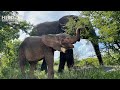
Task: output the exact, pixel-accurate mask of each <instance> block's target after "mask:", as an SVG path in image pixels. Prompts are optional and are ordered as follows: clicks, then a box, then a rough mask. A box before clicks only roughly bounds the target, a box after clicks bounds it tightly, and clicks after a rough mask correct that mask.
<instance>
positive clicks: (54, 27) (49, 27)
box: [30, 21, 63, 36]
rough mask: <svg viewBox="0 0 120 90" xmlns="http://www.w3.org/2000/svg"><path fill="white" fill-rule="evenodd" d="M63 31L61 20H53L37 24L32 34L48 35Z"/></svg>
mask: <svg viewBox="0 0 120 90" xmlns="http://www.w3.org/2000/svg"><path fill="white" fill-rule="evenodd" d="M61 32H63V30H61V29H60V26H59V22H58V21H53V22H44V23H40V24H38V25H36V26H35V27H34V28H33V30H32V32H31V34H30V35H31V36H41V35H47V34H59V33H61Z"/></svg>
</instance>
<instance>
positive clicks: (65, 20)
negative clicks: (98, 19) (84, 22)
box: [59, 15, 79, 30]
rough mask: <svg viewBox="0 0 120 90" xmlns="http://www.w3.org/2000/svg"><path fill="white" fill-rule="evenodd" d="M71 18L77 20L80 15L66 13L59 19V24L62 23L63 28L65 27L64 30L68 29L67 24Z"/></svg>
mask: <svg viewBox="0 0 120 90" xmlns="http://www.w3.org/2000/svg"><path fill="white" fill-rule="evenodd" d="M69 18H72V19H73V20H75V21H76V22H77V21H78V19H79V18H78V16H75V15H66V16H63V17H62V18H60V19H59V25H60V27H61V29H63V30H65V29H66V27H65V25H66V24H67V22H68V21H69Z"/></svg>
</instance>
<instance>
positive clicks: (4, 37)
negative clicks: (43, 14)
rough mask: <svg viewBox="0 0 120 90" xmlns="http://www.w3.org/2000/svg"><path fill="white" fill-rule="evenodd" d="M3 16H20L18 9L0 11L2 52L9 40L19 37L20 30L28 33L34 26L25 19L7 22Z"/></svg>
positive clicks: (0, 45)
mask: <svg viewBox="0 0 120 90" xmlns="http://www.w3.org/2000/svg"><path fill="white" fill-rule="evenodd" d="M2 16H15V17H17V16H18V12H16V11H0V19H1V20H0V52H2V51H4V49H6V43H7V42H8V41H9V40H14V39H18V38H19V32H20V30H22V31H24V32H25V33H28V31H29V30H30V29H31V28H32V25H31V24H30V23H28V22H26V21H25V20H23V21H19V20H18V21H17V22H7V21H2Z"/></svg>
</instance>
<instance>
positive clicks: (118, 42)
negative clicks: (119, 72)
mask: <svg viewBox="0 0 120 90" xmlns="http://www.w3.org/2000/svg"><path fill="white" fill-rule="evenodd" d="M82 14H83V15H84V16H86V17H88V18H89V19H90V20H91V23H92V25H93V26H94V27H95V28H97V29H98V30H99V38H100V40H99V41H100V42H101V43H103V44H104V46H105V48H103V49H105V50H106V51H105V52H107V54H108V55H109V56H110V57H112V60H115V59H117V60H118V61H120V11H84V12H82ZM116 56H117V58H116Z"/></svg>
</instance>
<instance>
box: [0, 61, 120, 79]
mask: <svg viewBox="0 0 120 90" xmlns="http://www.w3.org/2000/svg"><path fill="white" fill-rule="evenodd" d="M58 63H59V62H56V63H55V65H54V78H55V79H120V67H119V65H118V67H113V66H109V67H113V68H114V69H115V70H113V71H109V72H106V71H105V69H103V68H101V67H99V66H91V67H92V68H88V69H86V68H84V67H86V66H85V65H81V64H80V63H79V62H78V64H77V66H79V67H81V68H78V69H76V70H74V69H71V70H68V69H67V67H65V70H64V72H63V73H58V72H57V70H58ZM40 66H41V62H40V63H39V64H38V65H37V70H35V72H34V76H35V78H36V79H47V74H46V73H45V72H44V71H40ZM0 79H23V78H22V74H21V72H20V69H19V67H16V68H14V67H0ZM26 79H29V66H27V69H26Z"/></svg>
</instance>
